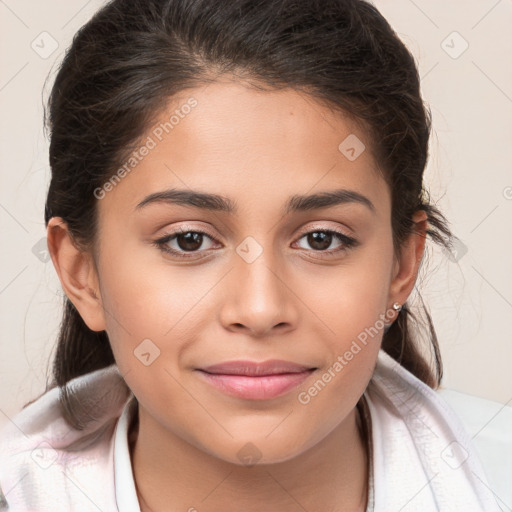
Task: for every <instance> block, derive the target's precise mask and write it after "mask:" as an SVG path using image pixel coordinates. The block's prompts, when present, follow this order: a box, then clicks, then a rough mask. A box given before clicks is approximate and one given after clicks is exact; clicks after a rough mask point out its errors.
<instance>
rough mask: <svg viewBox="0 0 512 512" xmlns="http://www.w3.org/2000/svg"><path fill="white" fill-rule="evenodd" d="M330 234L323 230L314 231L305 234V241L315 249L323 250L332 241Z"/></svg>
mask: <svg viewBox="0 0 512 512" xmlns="http://www.w3.org/2000/svg"><path fill="white" fill-rule="evenodd" d="M332 238H333V236H332V234H331V233H326V232H324V231H314V232H313V233H309V234H308V235H307V241H308V244H309V245H310V247H312V248H313V249H315V250H317V251H325V250H326V249H328V248H329V246H330V245H331V243H332Z"/></svg>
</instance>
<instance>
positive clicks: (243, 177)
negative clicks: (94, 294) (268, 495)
mask: <svg viewBox="0 0 512 512" xmlns="http://www.w3.org/2000/svg"><path fill="white" fill-rule="evenodd" d="M185 105H188V107H187V106H185ZM171 116H174V117H171ZM166 123H167V124H166ZM363 144H364V145H365V146H366V149H365V146H363ZM143 147H145V148H146V149H143ZM133 158H135V160H131V161H129V160H128V159H127V166H126V167H125V172H124V173H123V172H121V173H120V175H119V176H120V179H117V180H114V181H112V183H113V184H111V185H110V186H108V185H107V187H105V189H103V191H102V192H98V197H100V196H101V197H102V198H101V199H100V200H99V201H98V207H99V231H98V238H97V246H96V268H97V272H98V274H97V279H98V283H99V288H98V296H99V299H100V301H101V303H102V308H103V319H104V328H105V329H106V331H107V333H108V336H109V338H110V340H111V343H112V348H113V351H114V355H115V358H116V361H117V363H118V366H119V368H120V371H121V373H122V374H123V375H124V376H125V380H126V382H127V384H128V385H129V386H130V388H131V389H132V390H133V392H134V394H135V395H136V397H137V398H138V400H139V404H140V411H141V414H143V415H145V417H146V419H147V421H152V422H154V424H155V425H158V426H159V428H162V429H164V430H165V431H167V432H169V433H172V434H173V435H176V436H179V437H180V438H182V439H184V440H186V441H187V442H189V443H191V444H192V445H193V446H195V447H197V448H200V449H201V450H203V451H205V452H207V453H210V454H212V455H214V456H216V457H218V458H221V459H224V460H226V461H231V462H234V463H237V464H240V463H241V462H243V460H242V458H243V457H244V456H245V455H247V454H246V453H245V452H247V451H249V452H251V450H252V451H254V453H249V456H253V458H255V457H257V458H260V457H261V461H260V462H277V461H284V460H286V459H289V458H291V457H293V456H295V455H297V454H299V453H302V452H304V451H305V450H307V449H308V448H311V447H312V446H314V445H315V444H316V443H318V442H319V441H321V440H322V439H323V438H325V437H326V436H327V435H328V434H329V433H330V432H332V431H333V429H334V428H335V427H337V426H338V425H340V424H341V423H342V422H343V421H344V420H345V419H346V418H348V417H349V415H350V414H351V413H352V412H353V411H354V407H355V405H356V403H357V401H358V400H359V398H360V396H361V394H362V393H363V392H364V390H365V388H366V386H367V383H368V381H369V379H370V378H371V375H372V371H373V368H374V365H375V362H376V358H377V354H378V351H379V347H380V342H381V337H382V332H383V326H384V322H386V321H389V320H390V319H391V316H390V313H389V310H390V306H391V304H392V303H393V302H394V301H395V300H398V301H400V299H405V297H398V296H396V294H395V292H394V288H393V287H394V284H393V283H394V278H395V276H396V274H397V269H398V267H397V265H396V262H395V260H394V253H393V243H392V231H391V220H390V219H391V204H390V194H389V190H388V187H387V185H386V184H385V182H384V180H383V178H382V177H381V175H380V173H379V171H378V170H377V168H376V165H375V163H374V161H373V158H372V155H371V153H370V147H369V141H368V140H367V137H366V134H365V133H362V132H361V131H360V130H359V129H357V128H356V126H355V125H354V124H352V123H350V122H349V121H348V120H347V119H344V118H342V117H341V116H340V115H339V114H335V113H333V112H331V111H330V110H328V109H327V108H325V107H322V106H320V105H319V104H317V103H316V102H315V101H314V100H313V99H312V98H311V97H309V96H306V95H302V94H299V93H297V92H295V91H293V90H286V91H280V92H261V91H259V92H258V91H256V90H254V89H250V88H247V87H245V86H243V85H241V84H236V83H234V82H229V81H226V82H216V83H214V84H211V85H209V86H208V87H205V88H197V89H192V90H189V91H187V93H185V94H183V95H182V96H180V98H179V99H177V98H175V99H174V100H173V102H172V105H170V106H169V108H166V109H164V110H162V111H161V112H160V115H159V118H158V120H157V122H156V124H155V125H153V126H152V128H151V129H150V130H149V131H148V133H147V134H146V135H145V136H144V137H143V139H142V141H141V142H140V144H139V145H138V146H137V149H136V153H135V154H134V155H133ZM130 163H131V164H132V165H130ZM127 169H129V171H127ZM195 194H200V195H201V196H197V197H196V196H195ZM202 195H206V196H205V197H202ZM178 231H180V232H182V233H183V234H181V235H179V236H173V235H176V233H177V232H178ZM336 233H339V235H337V234H336ZM171 251H172V252H171ZM85 320H86V321H87V315H85ZM272 360H281V361H286V362H288V363H289V364H290V365H295V366H284V367H281V365H279V364H278V365H277V366H274V367H273V371H274V372H277V375H274V376H273V377H272V376H268V374H269V373H271V369H269V368H266V369H265V368H264V369H263V370H261V371H260V374H266V375H267V377H261V376H259V377H258V376H254V375H253V376H247V375H245V376H243V375H242V376H241V375H238V376H233V375H225V374H226V373H227V372H229V370H226V369H225V368H224V369H222V368H221V369H220V370H218V372H220V374H219V373H217V376H216V377H215V376H213V375H212V374H211V373H210V374H209V373H207V372H206V371H205V369H206V368H207V367H210V366H212V365H219V364H221V363H226V362H233V361H244V362H247V361H250V362H253V363H255V364H257V363H262V362H268V361H272ZM235 366H236V368H231V371H232V372H235V373H244V372H247V371H248V367H249V366H250V365H248V364H245V363H241V364H238V365H235ZM253 370H254V369H253ZM212 371H214V370H212ZM256 371H258V370H256ZM284 373H286V375H284ZM221 374H224V376H222V375H221ZM247 443H251V444H247ZM244 450H245V452H244Z"/></svg>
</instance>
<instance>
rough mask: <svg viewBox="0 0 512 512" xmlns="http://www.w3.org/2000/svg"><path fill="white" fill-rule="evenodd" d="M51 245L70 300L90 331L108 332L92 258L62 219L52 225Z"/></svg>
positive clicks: (54, 220) (48, 232) (49, 234)
mask: <svg viewBox="0 0 512 512" xmlns="http://www.w3.org/2000/svg"><path fill="white" fill-rule="evenodd" d="M47 242H48V250H49V252H50V256H51V258H52V262H53V265H54V267H55V270H56V271H57V274H58V276H59V280H60V282H61V284H62V288H63V289H64V292H65V293H66V295H67V297H68V299H69V300H70V301H71V302H72V303H73V304H74V306H75V307H76V309H77V310H78V312H79V313H80V316H81V317H82V319H83V321H84V322H85V323H86V324H87V326H88V327H89V329H91V330H92V331H103V330H105V329H106V323H105V315H104V311H103V305H102V302H101V296H100V291H99V279H98V274H97V270H96V266H95V264H94V259H93V257H92V255H91V254H90V253H89V252H85V251H82V250H80V249H79V248H78V247H77V245H76V244H75V241H74V240H73V237H72V235H71V233H70V232H69V229H68V226H67V224H66V223H65V222H64V220H63V219H62V218H61V217H52V218H51V219H50V220H49V221H48V227H47Z"/></svg>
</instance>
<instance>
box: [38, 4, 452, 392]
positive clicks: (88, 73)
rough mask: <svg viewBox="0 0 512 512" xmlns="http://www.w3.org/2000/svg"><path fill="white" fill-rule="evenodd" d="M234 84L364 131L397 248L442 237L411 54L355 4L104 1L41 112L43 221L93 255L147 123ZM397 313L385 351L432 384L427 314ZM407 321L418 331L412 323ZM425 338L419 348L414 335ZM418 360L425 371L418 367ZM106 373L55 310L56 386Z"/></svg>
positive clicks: (90, 339) (75, 321)
mask: <svg viewBox="0 0 512 512" xmlns="http://www.w3.org/2000/svg"><path fill="white" fill-rule="evenodd" d="M224 74H225V75H231V76H233V77H237V78H238V79H240V80H243V81H245V82H247V83H251V84H253V85H255V84H260V86H261V85H263V86H265V87H266V88H268V89H269V90H272V89H274V90H276V89H283V88H293V89H295V90H298V91H303V92H305V93H307V94H309V95H310V96H312V97H314V98H315V99H316V100H317V101H319V102H321V103H323V104H325V105H329V106H330V107H332V108H334V109H338V110H339V111H340V112H344V113H345V114H348V115H349V116H351V118H352V119H355V120H357V121H358V122H360V123H362V125H363V126H364V127H365V129H366V132H367V134H368V137H369V140H370V141H371V146H372V150H373V153H374V156H375V158H376V160H377V162H378V163H379V165H380V166H381V168H382V170H383V173H384V176H385V178H386V181H387V183H388V184H389V187H390V190H391V196H392V228H393V239H394V245H395V248H399V247H400V244H401V243H402V242H403V241H404V240H405V238H406V237H407V236H408V235H409V234H410V233H411V230H412V229H413V228H414V225H413V223H412V216H413V214H414V213H415V212H416V211H418V210H424V211H425V212H426V213H427V217H428V221H429V231H428V234H429V235H430V236H431V237H432V238H433V239H434V240H435V241H437V242H440V243H442V244H444V245H449V243H450V239H451V238H450V232H449V230H448V227H447V225H446V221H445V220H444V217H443V216H442V215H441V214H440V213H439V211H438V210H437V209H436V208H435V207H434V206H432V205H431V204H429V201H428V199H427V197H426V194H425V191H424V189H423V172H424V169H425V164H426V161H427V153H428V140H429V135H430V129H431V116H430V112H429V110H428V108H426V107H425V105H424V103H423V101H422V98H421V95H420V84H419V77H418V72H417V69H416V65H415V62H414V59H413V57H412V55H411V54H410V53H409V51H408V50H407V49H406V47H405V46H404V44H403V43H402V42H401V41H400V39H399V38H398V36H397V35H396V33H395V32H394V31H393V30H392V28H391V27H390V25H389V24H388V22H387V21H386V20H385V19H384V18H383V17H382V15H381V14H380V13H379V12H378V10H377V9H376V8H375V7H374V6H372V5H371V4H370V3H368V2H366V1H363V0H113V1H111V2H109V3H107V4H106V5H105V6H104V7H103V8H102V9H101V10H100V11H99V12H97V14H96V15H95V16H94V17H93V18H92V19H91V20H90V21H89V22H88V23H87V24H86V25H85V26H83V27H82V28H81V29H80V30H79V31H78V33H77V34H76V35H75V37H74V39H73V43H72V45H71V47H70V48H69V49H68V51H67V53H66V56H65V58H64V60H63V62H62V64H61V66H60V69H59V72H58V74H57V77H56V79H55V83H54V85H53V88H52V91H51V95H50V98H49V103H48V119H47V121H48V127H49V130H50V134H51V141H50V165H51V170H52V178H51V183H50V187H49V191H48V197H47V202H46V208H45V222H46V224H47V223H48V220H49V219H50V218H51V217H52V216H59V217H62V218H63V220H64V221H65V222H66V223H67V225H68V227H69V230H70V232H71V234H72V236H73V238H74V240H75V241H76V243H77V245H78V246H79V247H83V248H90V247H92V246H93V243H94V239H95V234H96V226H97V204H96V203H97V199H96V197H95V195H94V190H95V189H96V188H97V187H101V186H102V185H103V184H104V183H105V182H106V181H107V180H108V179H109V178H110V177H111V176H112V175H113V174H114V172H115V170H116V169H117V168H118V167H119V165H120V164H121V163H122V161H123V156H124V155H126V152H127V151H129V150H130V148H133V147H135V145H136V143H137V141H138V140H139V139H140V138H141V137H142V136H143V134H144V133H145V132H146V131H147V129H148V127H149V126H150V123H151V122H152V120H153V119H154V116H155V115H156V114H157V113H158V111H159V109H161V108H162V107H163V106H164V105H165V104H166V102H167V101H168V100H169V99H171V98H172V97H173V96H175V95H177V94H179V93H182V92H183V91H185V90H186V89H189V88H192V87H197V86H201V85H204V84H207V83H210V82H212V81H214V80H215V79H216V78H218V77H219V76H221V75H224ZM422 316H423V320H421V321H417V320H416V319H415V317H414V316H413V315H412V313H411V311H410V309H409V308H408V306H407V304H406V305H405V306H404V307H403V309H402V310H401V311H400V313H399V314H398V318H397V320H396V321H395V322H394V323H393V324H392V326H391V328H390V329H389V330H388V331H387V332H386V333H385V334H384V338H383V345H382V346H383V349H384V350H385V351H386V352H387V353H388V354H390V355H391V356H392V357H393V358H394V359H396V360H397V361H398V362H399V363H401V364H402V365H403V366H404V367H405V368H407V369H408V370H409V371H411V372H412V373H413V374H415V375H416V376H417V377H418V378H420V379H421V380H423V381H424V382H426V383H427V384H429V385H430V386H432V387H436V386H437V385H438V384H439V382H440V379H441V376H442V365H441V358H440V353H439V347H438V343H437V339H436V335H435V331H434V328H433V326H432V322H431V320H430V316H429V315H428V313H427V312H426V311H425V314H424V315H422ZM414 323H416V325H413V324H414ZM425 324H426V327H427V331H428V336H427V337H428V340H427V343H425V346H420V343H422V342H421V340H420V338H419V336H418V335H417V333H418V332H419V331H421V328H422V327H425ZM424 349H429V350H430V353H431V355H432V361H433V362H432V363H431V362H430V361H428V360H427V359H425V358H424V356H423V355H422V353H424V351H425V350H424ZM112 363H114V357H113V354H112V351H111V348H110V344H109V340H108V336H107V334H106V332H104V331H103V332H93V331H91V330H90V329H89V328H88V327H87V326H86V324H85V323H84V322H83V320H82V319H81V317H80V315H79V314H78V312H77V310H76V309H75V307H74V306H73V304H72V303H71V302H70V301H69V299H67V298H65V305H64V315H63V319H62V325H61V330H60V334H59V338H58V345H57V350H56V356H55V360H54V367H53V378H54V382H53V385H59V386H63V385H65V384H66V383H67V382H68V381H69V380H70V379H72V378H73V377H77V376H79V375H83V374H85V373H87V372H90V371H92V370H95V369H99V368H103V367H105V366H108V365H110V364H112Z"/></svg>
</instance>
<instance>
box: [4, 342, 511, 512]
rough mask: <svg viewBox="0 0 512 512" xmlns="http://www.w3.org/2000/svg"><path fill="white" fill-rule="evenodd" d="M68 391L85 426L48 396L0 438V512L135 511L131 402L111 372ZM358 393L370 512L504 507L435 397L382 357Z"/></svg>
mask: <svg viewBox="0 0 512 512" xmlns="http://www.w3.org/2000/svg"><path fill="white" fill-rule="evenodd" d="M70 389H71V393H72V396H73V397H74V399H75V400H76V403H79V404H80V405H81V406H82V407H83V406H86V408H87V409H88V415H87V416H84V417H82V418H81V423H82V425H81V426H82V427H83V428H82V429H80V430H79V429H78V428H72V427H70V426H69V425H68V424H67V423H66V421H65V420H64V418H63V416H62V412H61V408H60V405H59V393H60V392H59V390H58V389H53V390H50V391H49V392H47V393H46V394H44V395H43V396H42V397H40V398H39V399H38V400H36V401H35V402H34V403H32V404H31V405H29V406H28V407H26V408H25V409H24V410H23V411H21V413H19V414H18V415H17V416H16V417H15V418H14V420H13V421H12V422H11V423H10V424H9V425H8V426H7V427H6V428H5V429H4V430H3V432H2V433H1V436H0V489H1V490H2V491H3V494H4V496H5V497H3V498H2V497H1V494H0V511H3V510H9V511H10V512H27V511H46V510H48V511H52V512H59V511H66V512H69V511H96V510H99V511H102V512H140V508H139V504H138V502H137V494H136V492H135V484H134V480H133V475H132V468H131V461H130V455H129V450H128V439H127V434H128V427H129V424H130V421H131V420H132V418H133V417H134V414H135V413H136V410H137V408H136V402H135V400H134V399H133V395H132V394H131V392H130V391H129V389H128V388H127V386H126V384H125V383H124V381H123V379H122V378H121V376H120V374H119V372H118V370H117V367H116V366H115V365H113V366H111V367H109V368H106V369H103V370H98V371H96V372H93V373H90V374H87V375H85V376H83V377H79V378H77V379H75V380H73V381H72V382H71V384H70ZM363 396H364V399H365V400H366V404H367V409H366V411H367V413H368V417H367V421H368V422H369V427H370V447H369V448H370V450H371V451H370V458H371V474H370V482H369V484H370V485H369V487H370V489H369V503H368V508H367V511H368V512H373V511H374V512H398V511H401V512H413V511H414V512H418V511H420V512H430V511H442V512H449V511H454V512H494V511H496V512H498V511H500V510H501V509H500V508H499V506H498V504H497V501H496V499H495V498H494V496H493V493H492V491H491V489H490V486H489V483H488V481H487V479H486V476H485V473H484V471H483V468H482V466H481V464H480V461H479V460H478V458H477V456H476V454H475V451H474V449H473V447H472V445H471V443H470V439H469V437H468V435H467V434H466V432H465V431H464V429H463V427H462V425H461V423H460V421H459V419H458V418H457V417H456V416H455V414H454V413H453V412H452V410H451V409H450V408H449V406H448V405H447V404H446V402H445V401H444V400H443V398H441V397H440V396H439V394H438V393H437V392H435V391H433V390H432V389H430V388H429V387H428V386H426V385H425V384H423V383H422V382H421V381H419V380H418V379H417V378H416V377H414V376H413V375H412V374H411V373H409V372H408V371H407V370H405V369H404V368H403V367H402V366H400V365H399V364H397V363H396V362H395V361H394V360H393V359H392V358H391V357H390V356H388V355H387V354H386V353H385V352H384V351H382V350H381V351H380V353H379V357H378V361H377V365H376V368H375V371H374V375H373V377H372V379H371V381H370V383H369V385H368V387H367V389H366V391H365V393H364V395H363ZM7 504H8V508H7Z"/></svg>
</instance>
